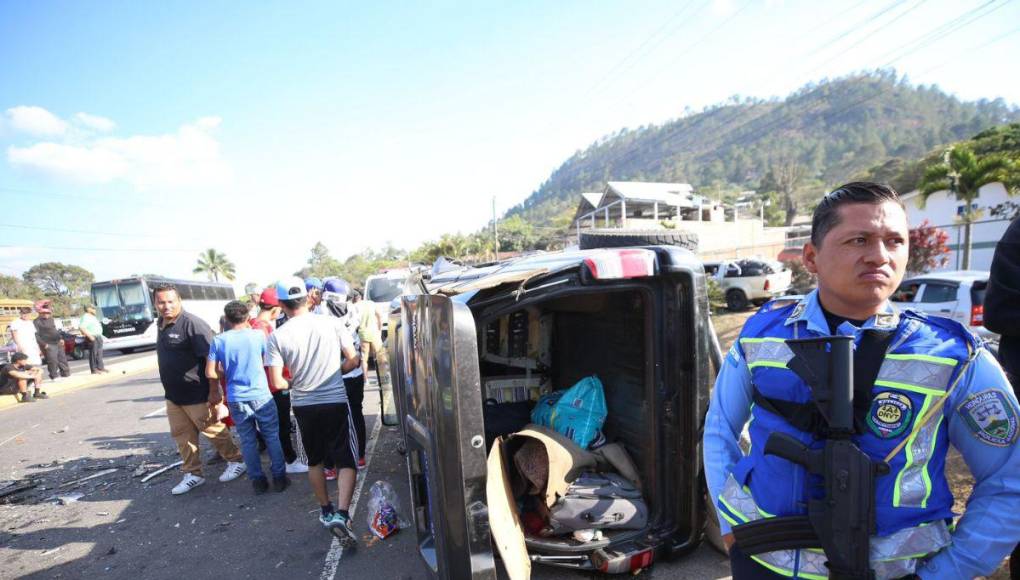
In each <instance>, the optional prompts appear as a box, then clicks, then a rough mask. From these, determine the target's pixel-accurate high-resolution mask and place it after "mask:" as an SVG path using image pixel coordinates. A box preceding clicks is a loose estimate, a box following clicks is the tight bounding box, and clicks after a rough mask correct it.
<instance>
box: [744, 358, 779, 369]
mask: <svg viewBox="0 0 1020 580" xmlns="http://www.w3.org/2000/svg"><path fill="white" fill-rule="evenodd" d="M755 367H774V368H777V369H785V368H786V363H781V362H778V361H774V360H758V361H754V362H753V363H751V364H749V365H747V368H748V369H753V368H755Z"/></svg>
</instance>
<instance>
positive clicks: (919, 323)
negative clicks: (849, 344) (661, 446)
mask: <svg viewBox="0 0 1020 580" xmlns="http://www.w3.org/2000/svg"><path fill="white" fill-rule="evenodd" d="M804 307H805V303H804V302H803V301H802V302H801V303H798V304H797V305H790V306H787V307H784V308H778V309H776V310H774V311H771V312H766V311H763V312H760V313H759V314H757V315H755V316H754V317H752V318H751V319H749V320H748V322H747V324H746V325H745V326H744V330H743V332H742V333H741V338H740V339H739V345H740V349H741V351H742V352H743V355H744V360H745V361H746V363H747V367H748V370H749V371H750V373H751V382H752V385H753V387H754V389H755V390H756V391H757V392H758V393H759V394H760V395H762V396H764V397H766V398H769V399H778V400H780V401H789V402H793V403H807V402H810V400H811V390H810V388H809V387H808V386H807V385H806V384H805V383H804V382H803V381H802V380H801V379H800V378H799V377H798V376H797V375H796V374H795V373H794V372H793V371H791V370H789V369H788V368H787V366H786V363H787V362H788V361H789V360H790V359H791V358H793V353H792V352H791V351H790V349H789V347H787V345H786V343H785V341H786V340H787V339H790V338H809V337H814V336H820V335H818V334H817V333H815V332H813V331H811V330H808V328H807V323H806V321H804V320H802V319H801V316H802V314H803V310H804ZM791 311H792V312H791ZM880 316H881V317H882V319H883V320H882V322H883V326H884V327H885V329H886V330H891V331H893V336H892V339H891V341H890V342H889V343H888V344H889V347H888V349H887V351H886V354H885V358H884V360H883V361H882V364H881V367H880V369H879V372H878V378H877V379H876V380H875V382H874V386H873V387H872V393H871V394H872V402H871V405H870V407H869V409H868V412H867V417H866V425H867V427H866V429H865V430H864V432H862V433H858V434H856V435H855V436H854V438H853V440H854V443H855V444H856V445H857V446H858V447H860V449H861V450H862V451H863V452H865V453H867V454H868V456H869V457H871V458H872V459H873V460H875V461H882V460H884V459H885V457H886V456H887V455H888V454H889V452H891V451H892V450H893V449H894V448H895V447H896V446H897V445H898V444H899V443H900V442H901V441H903V439H907V440H908V441H907V444H906V446H905V447H904V448H903V449H902V450H901V451H900V452H899V453H897V454H896V456H894V457H893V458H892V460H891V461H890V462H889V466H890V468H891V470H890V473H889V474H887V475H882V476H878V477H876V479H875V484H876V490H875V512H876V514H875V515H876V522H877V534H876V536H874V537H873V538H872V540H871V560H872V567H873V568H874V569H875V571H876V574H877V575H878V577H879V578H896V577H899V576H905V575H908V574H912V573H913V572H914V567H915V565H916V563H917V560H918V559H919V558H922V557H924V556H926V555H928V554H931V553H933V552H936V551H938V550H940V549H942V548H944V547H946V546H948V545H949V544H950V543H951V542H952V538H951V535H950V529H949V526H948V524H949V523H950V522H951V521H952V517H953V512H952V506H953V496H952V493H951V492H950V490H949V485H948V483H947V482H946V479H945V476H944V473H943V468H944V465H945V459H946V452H947V450H948V445H949V440H948V435H947V426H946V424H945V423H946V421H945V413H947V412H950V407H949V405H946V406H944V407H943V410H942V411H941V412H939V414H938V415H936V416H935V417H933V418H932V419H931V420H929V421H928V423H927V424H925V425H924V427H922V428H921V429H920V430H919V431H917V432H916V433H915V432H914V424H915V421H918V420H919V419H920V418H921V417H923V416H924V415H925V414H926V413H927V411H928V409H930V408H931V407H932V405H934V404H935V403H937V402H938V400H939V399H940V398H942V397H945V396H946V390H947V389H948V388H949V386H950V385H951V384H952V382H953V380H954V379H955V378H956V375H957V374H958V372H959V371H960V370H961V369H962V367H963V366H964V363H965V361H966V360H967V358H968V356H969V354H970V353H971V352H972V351H973V350H974V349H976V348H977V344H976V342H975V339H974V338H973V336H972V335H971V334H970V333H969V332H967V331H966V330H965V329H964V328H963V327H962V326H960V325H958V324H957V323H955V322H953V321H951V320H947V319H941V318H938V319H935V318H932V319H928V318H927V317H926V316H924V315H923V314H919V313H915V312H911V311H907V312H902V313H898V314H897V313H894V314H886V315H880ZM883 326H879V325H878V324H877V322H876V329H878V330H881V329H882V328H883ZM859 340H860V338H859V337H858V338H857V340H856V342H858V343H859ZM748 431H749V434H750V439H751V449H750V451H749V452H748V454H747V456H745V457H743V458H742V459H741V460H740V461H738V462H737V464H736V465H735V466H734V468H733V470H732V471H731V472H730V474H729V475H728V477H727V480H726V483H725V485H724V487H723V491H722V493H721V494H720V496H719V498H718V501H717V505H718V510H719V514H720V515H721V516H722V517H724V518H726V520H727V521H729V522H730V524H732V525H739V524H741V523H745V522H749V521H754V520H758V519H761V518H769V517H775V516H790V515H803V514H805V513H806V512H807V503H806V502H807V500H808V499H811V498H820V497H821V496H822V495H823V490H822V479H821V478H820V477H819V476H815V475H811V474H808V473H807V471H806V470H805V469H804V468H803V467H801V466H800V465H798V464H795V463H792V462H790V461H787V460H785V459H782V458H779V457H776V456H774V455H765V454H764V453H763V450H764V447H765V442H766V441H767V440H768V437H769V435H770V434H771V433H774V432H782V433H787V434H789V435H791V436H793V437H795V438H796V439H797V440H799V441H800V442H802V443H804V444H805V445H807V446H809V447H811V448H814V449H820V448H821V447H823V446H824V441H820V440H817V439H816V438H815V437H813V436H812V435H811V434H810V433H806V432H804V431H800V430H799V429H797V428H795V427H793V426H792V425H791V424H790V423H789V422H788V421H787V420H786V419H784V418H783V417H782V416H780V415H777V414H774V413H773V412H770V411H768V410H766V409H764V408H762V406H760V405H752V408H751V420H750V423H749V425H748ZM752 558H754V559H755V560H756V561H758V562H759V563H760V564H762V565H763V566H765V567H767V568H769V569H771V570H772V571H774V572H777V573H779V574H783V575H785V576H790V577H797V578H813V579H814V578H827V577H828V573H827V568H826V567H825V560H826V558H825V554H824V553H823V552H822V551H821V550H809V549H804V550H782V551H776V552H768V553H764V554H758V555H755V556H752Z"/></svg>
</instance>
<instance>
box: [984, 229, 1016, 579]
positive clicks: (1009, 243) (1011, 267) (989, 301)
mask: <svg viewBox="0 0 1020 580" xmlns="http://www.w3.org/2000/svg"><path fill="white" fill-rule="evenodd" d="M985 328H987V329H988V330H991V331H992V332H995V333H998V334H1000V335H1001V336H1002V339H1001V340H1000V341H999V364H1000V365H1002V370H1004V371H1006V376H1007V377H1009V382H1010V384H1012V385H1013V392H1014V393H1016V394H1017V395H1018V396H1020V218H1018V219H1014V220H1013V223H1012V224H1010V226H1009V228H1008V229H1007V230H1006V233H1005V234H1003V236H1002V239H1001V240H999V243H998V245H996V246H995V257H994V258H992V270H991V275H990V276H989V278H988V290H987V292H986V293H985ZM1009 570H1010V576H1011V577H1012V578H1014V580H1016V579H1020V548H1017V549H1014V550H1013V555H1012V556H1010V558H1009Z"/></svg>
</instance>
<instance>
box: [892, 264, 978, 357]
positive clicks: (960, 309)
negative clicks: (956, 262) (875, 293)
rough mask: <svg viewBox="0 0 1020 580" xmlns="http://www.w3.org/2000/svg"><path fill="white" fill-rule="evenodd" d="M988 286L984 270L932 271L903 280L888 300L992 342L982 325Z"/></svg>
mask: <svg viewBox="0 0 1020 580" xmlns="http://www.w3.org/2000/svg"><path fill="white" fill-rule="evenodd" d="M987 287H988V272H987V271H981V270H956V271H952V272H932V273H930V274H924V275H921V276H914V277H913V278H907V279H906V280H904V281H903V283H902V284H900V287H899V288H898V289H897V290H896V292H895V293H894V294H893V295H892V298H891V300H892V301H893V302H896V303H897V304H899V305H901V306H905V307H908V308H911V309H913V310H918V311H921V312H924V313H926V314H930V315H935V316H944V317H946V318H952V319H953V320H956V321H957V322H961V323H963V324H965V325H967V327H968V328H970V330H971V331H972V332H973V333H974V334H976V335H978V336H980V337H981V338H984V339H988V340H994V339H997V338H998V335H997V334H995V333H993V332H991V331H989V330H988V329H986V328H985V322H984V316H985V289H986V288H987Z"/></svg>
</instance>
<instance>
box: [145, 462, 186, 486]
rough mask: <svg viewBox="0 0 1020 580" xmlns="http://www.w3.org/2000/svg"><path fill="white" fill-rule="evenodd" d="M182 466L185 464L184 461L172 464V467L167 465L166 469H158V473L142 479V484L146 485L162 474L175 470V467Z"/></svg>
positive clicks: (154, 472) (155, 472)
mask: <svg viewBox="0 0 1020 580" xmlns="http://www.w3.org/2000/svg"><path fill="white" fill-rule="evenodd" d="M181 465H184V462H183V461H177V462H175V463H171V464H170V465H167V466H166V467H163V468H160V469H157V470H156V471H153V472H152V473H150V474H149V475H146V476H145V477H143V478H142V483H145V482H146V481H149V480H150V479H152V478H153V477H156V476H157V475H159V474H161V473H165V472H167V471H170V470H171V469H173V468H175V467H179V466H181Z"/></svg>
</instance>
